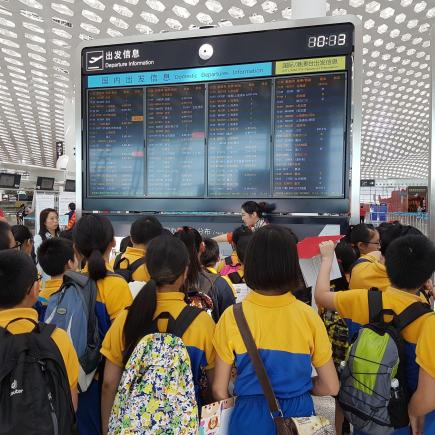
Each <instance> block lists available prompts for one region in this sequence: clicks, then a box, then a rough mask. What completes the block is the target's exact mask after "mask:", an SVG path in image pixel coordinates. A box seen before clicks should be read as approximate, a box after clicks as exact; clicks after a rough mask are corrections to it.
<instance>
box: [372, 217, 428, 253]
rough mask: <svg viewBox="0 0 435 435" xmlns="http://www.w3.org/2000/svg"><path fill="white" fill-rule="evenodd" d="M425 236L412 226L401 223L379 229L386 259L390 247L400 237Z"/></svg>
mask: <svg viewBox="0 0 435 435" xmlns="http://www.w3.org/2000/svg"><path fill="white" fill-rule="evenodd" d="M403 236H423V233H422V232H421V231H420V230H418V229H417V228H415V227H413V226H411V225H402V224H401V223H400V222H397V221H396V222H392V223H390V224H387V225H383V226H382V227H381V226H380V227H379V237H380V241H381V254H382V255H383V256H384V257H385V254H386V252H387V249H388V246H389V245H390V244H391V243H392V242H393V241H394V240H396V239H398V238H399V237H403Z"/></svg>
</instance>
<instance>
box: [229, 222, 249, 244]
mask: <svg viewBox="0 0 435 435" xmlns="http://www.w3.org/2000/svg"><path fill="white" fill-rule="evenodd" d="M251 234H252V230H251V228H249V227H247V226H246V225H241V226H240V227H237V228H236V229H234V230H233V237H232V241H233V243H234V244H235V245H237V242H238V240H239V239H240V237H243V236H250V235H251Z"/></svg>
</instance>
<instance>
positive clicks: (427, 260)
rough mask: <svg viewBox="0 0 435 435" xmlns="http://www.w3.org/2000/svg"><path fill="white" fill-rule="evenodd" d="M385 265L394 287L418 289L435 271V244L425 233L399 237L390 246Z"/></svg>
mask: <svg viewBox="0 0 435 435" xmlns="http://www.w3.org/2000/svg"><path fill="white" fill-rule="evenodd" d="M385 267H386V268H387V274H388V277H389V278H390V281H391V283H392V284H393V286H394V287H396V288H398V289H404V290H415V289H418V288H420V287H421V286H422V285H423V284H424V283H425V282H426V281H427V280H428V279H429V278H430V277H431V276H432V274H433V272H434V271H435V246H434V244H433V243H432V242H431V241H430V240H429V239H428V238H427V237H426V236H423V235H408V236H402V237H399V238H397V239H396V240H393V241H392V242H391V243H390V245H389V246H388V249H387V252H386V253H385Z"/></svg>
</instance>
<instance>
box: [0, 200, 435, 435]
mask: <svg viewBox="0 0 435 435" xmlns="http://www.w3.org/2000/svg"><path fill="white" fill-rule="evenodd" d="M251 206H252V204H251V205H250V204H248V206H246V207H245V208H247V210H245V209H244V213H245V215H244V219H243V220H244V222H245V223H246V224H247V225H244V226H242V227H239V228H237V229H235V230H234V231H233V232H232V233H231V236H229V235H225V239H227V240H229V241H230V242H231V244H232V248H233V253H232V254H231V255H230V256H229V257H227V258H225V259H223V260H221V259H220V254H219V246H218V244H217V242H216V241H215V240H212V239H205V240H203V239H202V237H201V235H200V234H199V233H198V231H196V230H195V229H193V228H190V227H181V228H179V229H178V230H177V231H176V232H175V234H172V233H171V232H169V231H168V230H166V229H164V228H163V227H162V225H161V224H160V222H159V221H158V220H157V219H156V218H155V217H153V216H142V217H139V218H138V219H137V220H136V221H135V222H134V223H133V224H132V226H131V230H130V235H129V236H128V239H126V240H125V241H124V243H123V245H124V246H123V247H122V252H121V253H120V254H119V255H117V256H116V257H115V258H113V256H112V252H113V250H114V248H115V239H114V229H113V226H112V224H111V222H110V220H109V219H108V218H107V217H104V216H102V215H96V214H93V215H86V216H84V217H82V218H81V219H79V220H78V221H77V223H76V224H75V226H74V229H73V231H72V232H71V231H68V232H66V233H65V232H64V233H59V231H58V220H57V213H56V212H55V210H52V209H47V210H44V211H43V212H42V213H41V231H40V233H39V235H37V236H35V238H33V237H32V235H31V233H30V231H29V230H28V229H27V228H26V227H24V226H22V225H19V226H14V227H9V225H8V224H7V223H5V222H2V221H0V327H1V332H0V364H2V363H3V362H5V361H7V360H8V358H9V360H12V361H14V364H15V367H14V366H13V365H11V364H10V363H8V364H9V365H7V367H8V370H9V371H8V370H5V369H3V366H2V370H0V374H1V375H2V376H0V388H1V389H3V391H0V426H1V425H9V426H4V427H9V428H10V430H9V431H8V430H6V432H5V433H12V431H15V432H17V433H23V434H25V433H34V432H32V430H34V428H32V427H31V424H32V422H34V421H35V418H36V417H35V415H34V414H35V413H32V412H31V411H30V409H32V408H34V405H33V404H32V405H31V406H29V403H28V402H26V401H24V402H23V403H21V404H17V403H19V402H14V401H13V400H14V399H15V397H18V396H20V395H22V396H23V397H24V396H25V394H26V393H27V390H26V386H27V385H31V383H29V382H30V381H29V380H25V379H24V380H23V379H22V378H23V370H21V371H19V370H18V371H17V367H20V364H21V363H22V361H21V360H20V359H19V355H21V353H22V352H23V347H22V343H21V345H20V346H21V347H20V346H18V345H17V346H16V348H15V347H14V346H11V344H10V343H11V341H7V339H8V337H9V338H10V336H11V335H10V334H12V335H20V336H29V337H30V336H34V335H38V334H39V335H41V337H40V338H39V339H38V340H36V341H31V340H30V339H29V341H28V342H26V343H38V342H39V343H40V342H41V340H42V335H43V332H44V331H47V329H46V328H45V327H44V326H41V328H40V330H39V329H38V321H40V322H44V320H46V321H47V322H48V323H49V325H48V326H51V325H50V322H51V320H52V319H53V318H54V317H55V316H56V315H59V314H64V313H62V312H61V310H62V309H61V308H59V307H61V305H59V304H61V302H62V297H63V296H60V294H61V293H62V291H60V292H59V289H65V288H66V286H68V285H71V282H72V281H71V280H74V276H76V275H74V273H73V272H74V271H75V272H77V271H80V272H81V273H82V274H84V275H85V276H86V277H88V278H89V282H94V283H96V287H95V292H96V294H95V305H94V312H95V317H96V325H97V338H95V337H94V338H95V340H96V341H95V343H98V346H96V347H97V349H96V350H97V351H99V352H100V353H99V355H100V357H99V359H98V360H97V362H96V364H95V367H94V370H92V371H89V370H86V369H84V368H85V367H87V365H89V358H88V357H89V355H94V357H95V352H94V353H92V352H93V351H95V349H89V346H88V348H87V349H86V352H87V353H86V358H87V359H86V358H85V357H84V356H83V355H84V354H83V353H82V351H81V350H79V349H78V346H77V344H76V342H75V340H74V339H73V338H72V335H73V333H72V332H71V331H70V328H71V329H73V327H74V325H70V326H69V327H68V328H65V329H67V331H68V332H66V331H64V330H63V329H61V328H49V329H48V331H49V333H50V335H51V339H52V340H51V341H50V342H51V344H53V343H54V345H55V347H56V349H57V353H58V354H60V357H61V364H60V365H61V369H62V370H61V371H60V372H58V373H61V376H60V377H61V378H62V373H63V378H62V379H60V380H59V382H58V385H57V387H56V388H57V390H56V393H57V395H56V394H55V395H54V396H55V401H60V397H61V395H62V393H61V392H59V391H61V390H62V388H61V387H60V386H62V385H63V384H65V385H66V386H69V391H68V395H67V398H66V399H65V400H66V403H70V405H71V409H72V408H74V410H75V411H74V412H73V417H74V414H75V416H76V418H77V426H78V432H79V433H80V434H81V435H83V434H85V435H86V434H92V435H96V434H100V433H130V432H128V430H127V429H128V426H129V425H133V422H134V421H135V419H139V420H140V422H141V423H140V424H143V425H144V427H149V426H150V425H153V424H155V425H157V426H158V425H159V422H160V424H161V423H162V421H164V419H163V416H162V415H163V414H164V412H162V410H161V409H156V408H155V407H153V406H152V405H153V404H152V403H151V402H147V405H146V406H144V407H143V408H131V407H130V408H128V406H127V405H128V404H126V403H123V404H122V406H121V405H120V404H119V403H117V397H118V396H117V391H118V392H119V389H120V388H121V385H123V383H124V384H125V379H124V377H123V374H125V372H126V366H128V364H129V360H130V358H133V357H135V355H136V354H135V353H134V352H135V349H137V347H138V344H140V343H142V339H143V337H144V336H147V335H149V334H154V333H158V332H165V331H169V332H174V331H181V332H180V334H179V335H180V338H181V340H182V343H183V344H184V345H185V347H186V349H187V353H188V357H189V360H190V368H191V376H192V380H193V385H194V396H195V397H194V399H195V401H196V403H197V405H198V409H200V408H201V405H203V404H205V403H210V402H212V401H216V400H223V399H226V398H228V397H230V393H231V394H234V395H235V396H237V400H236V402H235V408H234V411H233V413H232V414H231V419H230V426H229V433H230V434H252V433H256V434H270V433H275V421H274V418H273V416H271V413H270V412H269V407H268V403H267V400H266V398H265V396H264V394H263V390H262V387H261V384H260V382H259V380H258V379H257V376H256V371H255V369H254V365H253V363H252V361H251V359H250V356H249V355H248V353H247V349H246V345H245V342H244V339H243V338H242V335H241V334H240V331H239V327H238V323H237V321H236V317H235V313H234V310H233V305H234V304H235V302H236V299H237V292H236V290H235V288H236V287H235V286H237V285H238V284H241V283H246V285H247V286H248V287H249V288H250V289H252V291H250V292H249V293H248V295H247V296H246V298H245V299H244V300H243V302H242V309H243V313H244V315H245V317H246V319H247V323H248V325H249V329H250V330H251V332H252V335H253V337H254V340H255V344H256V346H257V348H258V350H259V353H260V355H261V359H262V361H263V363H264V366H265V368H266V371H267V374H268V377H269V379H270V383H271V386H272V389H273V391H274V393H275V395H276V396H277V398H278V402H279V407H280V409H281V411H282V415H283V416H284V417H305V416H311V415H314V413H315V410H314V405H313V399H312V395H318V396H337V395H339V393H340V394H342V390H340V383H339V375H340V372H341V369H342V361H343V360H344V359H345V358H346V355H347V354H348V353H349V343H350V342H353V341H354V340H355V339H356V337H357V336H358V337H360V336H361V334H360V335H358V334H359V333H360V332H361V331H362V329H364V328H363V327H364V325H367V324H369V323H370V322H371V318H370V317H371V308H370V304H369V300H370V298H371V296H370V294H371V293H373V292H378V293H379V294H380V300H381V311H380V312H379V313H378V316H379V318H378V321H379V322H380V323H382V322H383V321H384V320H385V322H386V321H390V320H391V319H393V320H394V319H395V318H396V317H397V316H399V315H400V314H401V313H403V312H404V311H405V310H406V309H407V308H408V307H409V306H411V305H412V304H414V303H416V302H418V303H421V304H424V305H425V309H426V308H427V311H424V310H423V311H422V313H423V314H422V315H420V316H419V317H418V318H416V319H415V320H414V321H412V322H411V323H409V324H407V325H406V326H405V327H404V328H403V329H402V330H401V337H402V339H403V343H404V354H403V355H400V370H402V371H403V376H404V377H403V379H405V383H404V385H400V387H401V389H402V392H403V394H405V395H406V404H408V403H409V408H408V414H409V418H410V423H409V424H408V422H406V423H404V424H403V427H402V426H400V425H395V427H394V428H391V427H381V431H380V432H376V431H373V430H372V429H368V430H367V431H366V432H365V431H364V428H362V429H361V430H360V429H357V430H355V432H354V433H357V434H363V435H364V434H365V435H371V434H372V433H385V434H387V433H394V434H411V433H413V434H420V433H425V434H434V433H435V352H434V351H433V347H432V343H433V340H434V339H435V315H434V314H433V313H432V312H430V309H429V308H428V304H430V302H431V301H432V298H433V294H432V291H433V284H432V282H431V280H430V277H431V276H432V274H433V272H434V270H435V247H434V245H433V244H432V243H431V242H430V241H429V239H427V238H426V237H425V236H424V235H422V234H421V233H420V232H419V231H418V230H416V229H415V228H413V227H408V226H403V225H401V224H399V223H388V224H383V225H381V226H380V227H378V228H374V227H371V226H370V225H366V224H359V225H357V226H355V227H354V228H352V230H351V231H350V232H349V234H348V235H347V236H346V237H345V238H344V239H343V240H342V241H340V243H338V245H337V246H334V244H333V243H332V242H324V243H322V244H321V246H320V253H321V259H322V262H321V268H320V273H319V276H318V280H317V284H316V288H315V300H316V302H317V305H318V307H319V313H320V314H321V316H319V314H318V313H317V312H316V311H315V310H313V309H312V308H311V307H310V306H309V305H307V304H306V303H304V302H302V301H300V300H298V299H297V298H296V297H295V296H294V294H293V293H294V292H295V290H296V289H300V288H301V287H303V283H302V282H301V272H300V268H299V262H298V255H297V247H296V245H297V238H296V236H295V235H294V233H293V232H292V231H291V230H290V229H288V228H286V227H282V226H278V225H267V224H266V222H265V221H264V220H263V217H262V215H261V211H260V209H255V207H254V209H253V208H252V207H251ZM250 211H251V213H249V212H250ZM250 219H251V220H252V222H251V221H250ZM247 221H248V222H247ZM259 222H260V223H259ZM71 239H72V240H71ZM34 245H35V247H36V255H34V252H35V250H34ZM334 253H335V255H336V258H337V259H338V261H339V265H340V268H341V269H342V272H343V280H341V281H340V283H339V284H337V285H336V286H335V288H333V289H332V290H334V291H331V283H330V278H329V277H330V269H331V266H332V262H333V260H334ZM42 278H44V279H42ZM132 282H133V283H134V282H143V284H141V289H140V291H139V292H137V295H135V297H134V298H133V296H132V291H131V284H132ZM68 283H69V284H68ZM333 284H334V283H333ZM87 285H88V284H87ZM374 288H376V289H378V290H375V289H374ZM369 289H372V290H369ZM65 294H66V293H65ZM133 294H134V292H133ZM65 297H66V296H65ZM55 300H56V301H58V305H55V306H54V309H53V304H54V301H55ZM91 302H92V301H91ZM92 306H93V305H92ZM186 307H196V308H194V309H192V308H186ZM331 318H332V319H334V320H333V321H332V322H328V319H329V320H330V319H331ZM181 319H183V322H184V324H183V325H182V326H181V323H183V322H181ZM322 319H323V320H324V321H325V323H324V322H323V321H322ZM88 320H89V319H88ZM325 324H326V327H325ZM41 325H44V324H43V323H42V324H41ZM3 328H4V329H3ZM87 328H88V329H87V333H88V335H89V334H90V333H91V332H92V331H91V330H90V329H89V328H90V326H89V323H88V324H87ZM337 328H338V329H337ZM5 330H6V331H8V332H9V333H10V334H8V333H3V331H5ZM337 330H338V331H339V334H338V335H337ZM31 331H33V332H32V333H31ZM83 331H84V332H83V334H85V335H86V329H84V330H83ZM27 333H29V334H27ZM30 333H31V334H30ZM174 334H175V332H174ZM39 335H38V336H39ZM175 335H177V334H175ZM328 335H329V336H328ZM88 339H89V337H88V336H87V337H85V342H86V340H88ZM32 340H33V339H32ZM331 342H332V345H331ZM73 343H74V344H73ZM32 346H33V347H32ZM26 349H27V348H26ZM47 349H49V346H48V347H47ZM49 350H50V349H49ZM12 351H14V352H15V353H13V357H14V358H16V360H14V358H11V352H12ZM32 351H34V344H32V345H30V344H29V350H28V352H30V354H31V353H32ZM51 351H53V349H51ZM20 352H21V353H20ZM46 352H48V350H46ZM38 355H39V354H38ZM42 355H44V353H42ZM39 356H40V358H41V359H42V358H43V356H41V355H39ZM161 357H162V358H163V357H164V355H161ZM53 358H54V357H53ZM85 360H86V361H85ZM334 363H335V365H334ZM86 364H87V365H86ZM48 367H49V366H48ZM312 367H314V368H315V375H313V369H312ZM396 369H397V367H396ZM28 370H30V369H28ZM129 370H130V369H129ZM234 372H235V373H236V375H235V374H234ZM24 373H27V372H26V370H24ZM29 373H30V372H29ZM32 373H33V372H32ZM400 380H401V381H402V378H400ZM20 382H22V383H23V385H24V387H23V386H22V385H20ZM53 384H56V382H52V383H51V384H50V385H52V386H53ZM124 386H125V385H124ZM53 388H55V386H53ZM131 388H133V387H131ZM342 388H343V387H342ZM62 391H63V390H62ZM142 394H143V395H144V396H146V395H147V390H145V391H142ZM51 400H52V399H50V401H51ZM144 400H145V399H144ZM339 400H340V396H339ZM132 401H133V397H132ZM2 402H3V403H2ZM41 402H44V399H41ZM114 402H115V403H116V406H114ZM38 403H40V402H38ZM340 403H341V402H340ZM51 405H52V404H51V402H50V406H51ZM7 406H9V408H7ZM38 406H43V405H42V404H41V405H38ZM14 407H19V408H14ZM112 408H113V409H112ZM127 408H128V409H130V412H132V411H131V409H136V411H137V412H139V411H138V409H140V414H141V415H140V416H138V415H118V414H122V413H123V412H124V413H125V409H127ZM361 408H363V405H361ZM18 409H19V411H17V412H20V417H19V418H17V420H13V417H14V416H15V417H16V415H15V414H14V410H18ZM38 409H39V408H38ZM41 409H42V408H41ZM50 409H51V410H52V415H53V412H54V411H53V408H50ZM54 409H55V410H56V412H58V413H59V414H60V417H59V416H58V423H56V422H54V423H53V425H56V424H59V427H62V428H63V429H62V430H60V432H59V433H68V430H67V429H65V428H68V427H70V426H68V425H71V424H72V419H71V416H70V418H68V409H69V408H68V407H65V406H63V408H62V409H57V408H56V406H54ZM115 409H116V410H117V414H116V412H115V411H114V410H115ZM11 410H12V411H11ZM120 410H121V411H120ZM111 413H112V416H111ZM6 414H8V415H7V416H6ZM115 414H116V416H117V417H119V419H120V420H119V421H118V423H117V421H116V418H115V417H116V416H115ZM345 414H346V409H345ZM405 414H406V412H405ZM11 415H12V417H11ZM346 415H347V414H346ZM27 416H28V418H27ZM405 416H406V415H405ZM73 417H72V418H73ZM345 420H346V419H345V418H344V415H343V411H341V409H340V406H339V404H338V403H337V415H336V428H337V433H338V434H342V433H345V432H346V431H347V430H348V429H347V427H348V426H347V424H346V421H345ZM405 421H406V419H405ZM61 424H63V426H61ZM116 424H119V427H118V428H116ZM167 424H168V425H169V423H167ZM170 424H171V425H174V424H175V425H176V424H179V425H180V426H181V424H182V423H181V422H179V421H172V422H170ZM367 424H368V425H367V428H369V427H370V428H371V426H370V422H368V423H367ZM123 425H127V426H126V427H127V429H126V431H125V432H122V430H121V427H124V426H123ZM189 425H190V426H189V428H190V429H189V428H183V430H184V431H183V430H181V428H180V427H178V430H175V429H174V431H173V432H170V433H196V432H197V425H196V426H195V423H192V421H190V423H189ZM157 426H156V427H157ZM171 427H172V426H171ZM171 430H172V429H171ZM0 432H2V430H0ZM133 432H134V431H132V432H131V433H133ZM139 432H140V431H139ZM40 433H45V432H40ZM47 433H52V432H47ZM55 433H56V432H55ZM70 433H73V432H72V431H70ZM134 433H137V432H134ZM150 433H160V432H157V431H154V432H153V431H151V432H150ZM163 433H166V432H163ZM168 433H169V432H168Z"/></svg>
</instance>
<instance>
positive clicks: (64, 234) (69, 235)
mask: <svg viewBox="0 0 435 435" xmlns="http://www.w3.org/2000/svg"><path fill="white" fill-rule="evenodd" d="M59 237H60V238H61V239H67V240H71V241H72V239H73V229H72V228H71V229H70V230H63V231H61V232H60V233H59Z"/></svg>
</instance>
